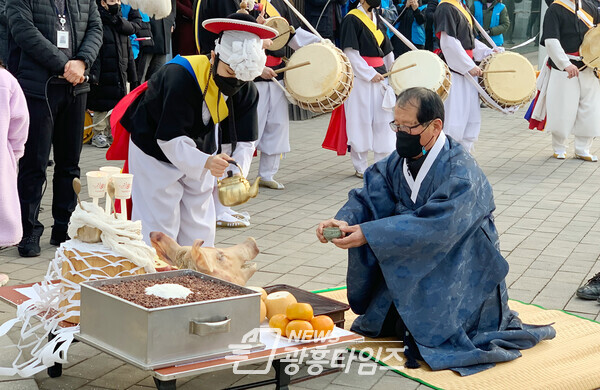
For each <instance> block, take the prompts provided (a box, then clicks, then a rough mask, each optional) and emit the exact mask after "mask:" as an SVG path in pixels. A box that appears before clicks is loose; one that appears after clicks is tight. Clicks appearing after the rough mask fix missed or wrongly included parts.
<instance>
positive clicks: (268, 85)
mask: <svg viewBox="0 0 600 390" xmlns="http://www.w3.org/2000/svg"><path fill="white" fill-rule="evenodd" d="M254 84H255V85H256V88H257V89H258V108H257V110H258V140H257V141H256V148H257V149H258V150H259V151H260V162H259V166H258V176H260V177H261V178H263V179H264V180H273V176H275V174H276V173H277V171H278V169H279V160H280V155H281V154H283V153H288V152H289V151H290V116H289V108H288V100H287V98H286V97H285V94H284V93H283V91H282V90H281V88H279V87H278V86H277V85H275V83H274V82H273V81H260V82H257V83H254Z"/></svg>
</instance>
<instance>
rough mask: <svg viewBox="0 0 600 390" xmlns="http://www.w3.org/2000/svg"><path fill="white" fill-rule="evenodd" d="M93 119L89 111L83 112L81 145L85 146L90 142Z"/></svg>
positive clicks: (92, 131)
mask: <svg viewBox="0 0 600 390" xmlns="http://www.w3.org/2000/svg"><path fill="white" fill-rule="evenodd" d="M93 125H94V118H92V114H91V113H90V111H89V110H85V119H84V122H83V143H84V144H87V143H90V142H91V141H92V137H93V136H94V126H93Z"/></svg>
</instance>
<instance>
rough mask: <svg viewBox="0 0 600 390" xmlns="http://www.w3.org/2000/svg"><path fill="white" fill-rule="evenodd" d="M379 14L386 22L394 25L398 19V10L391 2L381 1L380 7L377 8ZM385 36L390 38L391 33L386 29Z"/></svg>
mask: <svg viewBox="0 0 600 390" xmlns="http://www.w3.org/2000/svg"><path fill="white" fill-rule="evenodd" d="M379 14H380V15H381V16H382V17H383V18H384V19H385V20H387V21H388V22H390V23H394V22H395V21H396V18H397V17H398V10H397V9H396V5H395V4H394V2H393V0H381V7H380V8H379ZM387 35H388V37H390V38H391V36H392V33H391V31H390V30H389V29H387Z"/></svg>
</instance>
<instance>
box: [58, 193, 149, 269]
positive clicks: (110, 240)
mask: <svg viewBox="0 0 600 390" xmlns="http://www.w3.org/2000/svg"><path fill="white" fill-rule="evenodd" d="M81 203H82V205H83V208H84V210H82V209H81V207H79V205H77V207H75V211H74V212H73V214H72V215H71V220H70V222H69V230H68V233H69V236H70V237H76V236H77V230H78V229H79V228H80V227H83V226H89V227H93V228H97V229H100V231H102V234H101V235H100V238H101V239H102V243H103V244H104V245H106V246H107V247H108V248H109V249H111V250H113V251H115V252H117V253H118V254H119V255H121V256H123V257H126V258H127V259H129V260H130V261H131V262H132V263H134V264H136V265H138V266H140V267H144V269H145V270H146V272H148V273H154V272H156V271H155V270H154V260H155V259H156V258H158V255H157V254H156V250H154V248H152V247H150V246H148V245H147V244H146V243H145V242H144V241H143V236H142V223H141V222H140V221H128V220H116V219H115V218H114V217H113V216H112V215H107V214H106V213H105V212H104V210H103V209H102V208H101V207H100V206H97V205H94V204H93V203H89V202H81ZM81 244H83V243H81Z"/></svg>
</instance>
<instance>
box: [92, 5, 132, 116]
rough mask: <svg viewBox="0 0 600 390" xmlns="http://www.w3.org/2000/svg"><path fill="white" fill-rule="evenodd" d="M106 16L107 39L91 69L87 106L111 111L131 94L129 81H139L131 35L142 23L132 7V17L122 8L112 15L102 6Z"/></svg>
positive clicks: (104, 16)
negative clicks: (126, 16)
mask: <svg viewBox="0 0 600 390" xmlns="http://www.w3.org/2000/svg"><path fill="white" fill-rule="evenodd" d="M98 11H99V12H100V16H101V18H102V27H103V41H102V47H101V48H100V53H99V54H98V57H97V58H96V61H95V62H94V64H93V65H92V69H91V70H90V84H91V91H90V93H89V95H88V100H87V107H88V108H89V109H91V110H94V111H108V110H110V109H112V108H113V107H114V106H115V104H117V103H118V102H119V100H121V98H123V96H125V95H126V93H127V81H129V82H131V83H135V82H136V80H137V76H136V73H135V64H134V62H133V51H132V50H131V42H130V40H129V35H131V34H137V32H138V30H139V29H140V25H141V23H142V17H141V15H140V13H139V11H138V10H136V9H133V8H132V9H131V11H129V15H128V19H125V18H123V16H122V15H121V11H119V12H118V13H117V14H116V15H112V14H110V13H109V12H108V11H107V10H105V9H104V8H103V7H102V6H98Z"/></svg>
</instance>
